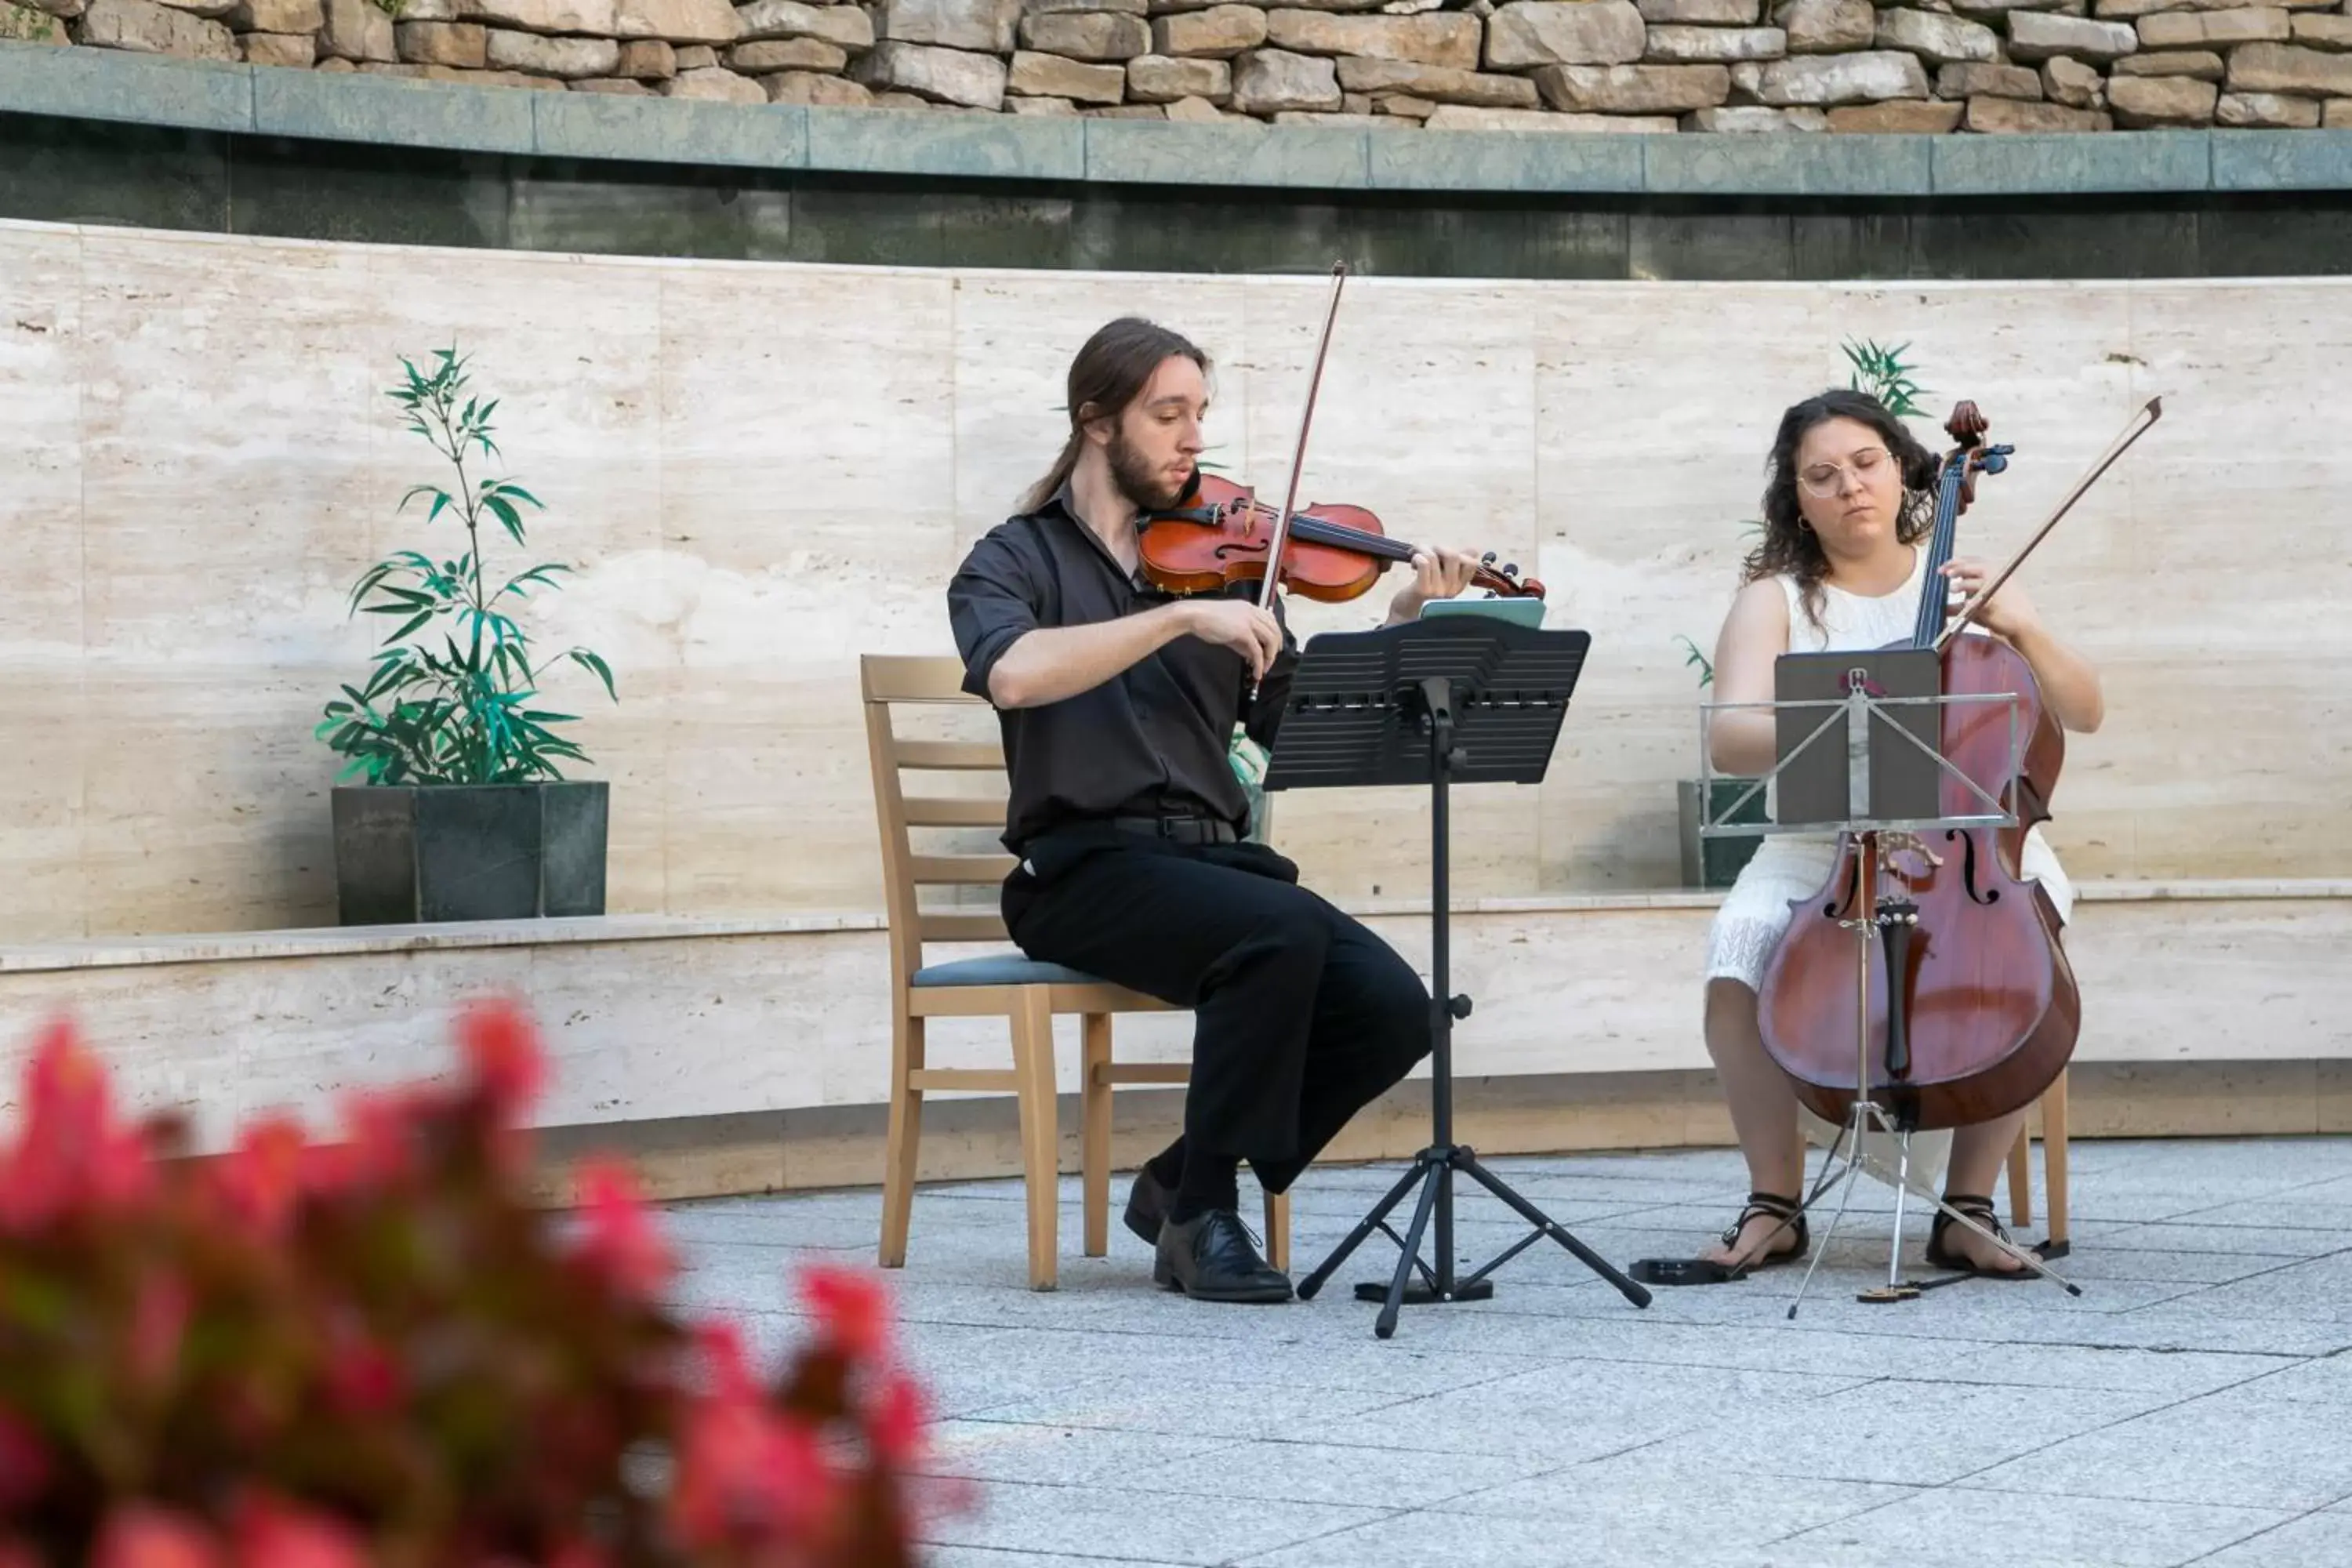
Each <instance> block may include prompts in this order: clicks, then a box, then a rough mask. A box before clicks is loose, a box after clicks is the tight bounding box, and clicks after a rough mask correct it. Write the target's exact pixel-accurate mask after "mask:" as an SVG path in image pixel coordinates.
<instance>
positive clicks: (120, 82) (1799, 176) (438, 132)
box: [0, 44, 2352, 196]
mask: <svg viewBox="0 0 2352 1568" xmlns="http://www.w3.org/2000/svg"><path fill="white" fill-rule="evenodd" d="M0 110H11V111H14V112H17V113H24V114H45V115H64V116H70V117H73V118H77V119H85V120H102V121H119V122H121V123H126V124H135V125H153V126H168V127H173V128H176V129H184V130H200V131H219V132H231V133H236V134H246V135H266V136H291V137H303V138H309V139H315V140H321V141H337V142H363V143H366V144H369V145H372V146H377V147H410V148H420V149H422V148H436V149H440V150H443V151H447V152H465V153H528V154H532V155H536V156H539V157H543V158H593V159H619V160H625V161H630V162H643V163H688V164H698V165H705V166H727V167H745V168H757V169H775V170H787V171H799V170H808V171H824V172H831V173H837V174H913V175H925V176H929V177H931V178H934V179H957V180H969V179H986V180H1035V181H1048V182H1056V183H1060V182H1070V181H1077V182H1084V183H1087V184H1185V185H1206V186H1216V187H1249V186H1257V187H1264V186H1279V187H1286V188H1290V189H1298V188H1302V187H1305V188H1312V189H1318V190H1328V191H1426V192H1441V191H1442V192H1462V193H1468V192H1510V193H1535V192H1551V193H1583V194H1596V195H1597V194H1621V195H1622V194H1630V193H1635V192H1644V193H1654V194H1657V195H1813V196H1903V195H1913V196H1932V195H2005V196H2032V195H2087V194H2094V193H2105V192H2201V191H2280V190H2343V189H2346V188H2347V187H2352V131H2165V132H2098V133H2079V134H2074V135H2049V136H1958V135H1952V136H1840V135H1827V134H1820V133H1810V134H1809V133H1781V134H1775V135H1705V134H1680V135H1671V136H1661V135H1645V134H1638V133H1615V132H1612V133H1603V134H1592V133H1578V132H1549V131H1544V132H1509V131H1454V132H1422V133H1419V134H1412V133H1408V132H1396V131H1385V130H1380V129H1376V128H1373V127H1370V126H1367V127H1366V128H1365V129H1363V130H1360V131H1359V130H1355V129H1353V128H1351V127H1346V126H1277V127H1274V128H1272V129H1266V128H1261V127H1250V126H1220V125H1175V124H1167V123H1153V122H1150V121H1116V120H1087V119H1059V120H1047V119H1028V118H1023V117H1019V116H1015V115H1009V114H998V115H982V114H944V113H937V112H933V111H929V110H864V109H803V108H799V107H795V106H790V105H769V106H765V107H758V108H749V107H743V106H740V105H735V104H717V103H695V102H684V101H679V100H670V99H639V98H618V97H604V96H599V95H592V94H586V93H562V92H525V91H518V90H515V89H508V88H472V87H459V86H453V85H446V84H443V83H438V82H423V81H412V80H405V79H396V78H383V77H366V76H357V75H349V74H344V75H327V74H324V73H320V72H315V71H299V70H289V69H284V68H276V67H267V66H263V67H253V66H223V65H208V64H198V63H195V62H191V61H181V60H174V59H165V58H157V57H153V56H146V55H137V54H129V53H125V52H123V51H121V50H115V49H94V48H65V49H59V48H51V47H40V46H36V45H29V44H7V45H0Z"/></svg>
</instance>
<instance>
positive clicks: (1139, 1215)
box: [1127, 1165, 1176, 1247]
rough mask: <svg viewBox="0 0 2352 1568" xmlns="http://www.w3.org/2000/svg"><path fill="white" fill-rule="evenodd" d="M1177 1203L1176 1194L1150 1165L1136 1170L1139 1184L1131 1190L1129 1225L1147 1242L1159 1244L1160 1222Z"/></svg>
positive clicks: (1128, 1191) (1164, 1219)
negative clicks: (1163, 1183)
mask: <svg viewBox="0 0 2352 1568" xmlns="http://www.w3.org/2000/svg"><path fill="white" fill-rule="evenodd" d="M1175 1206H1176V1194H1174V1193H1171V1192H1170V1191H1169V1190H1168V1189H1167V1188H1166V1187H1163V1186H1161V1185H1160V1178H1159V1177H1157V1176H1155V1175H1153V1174H1152V1173H1151V1167H1150V1166H1149V1165H1146V1166H1144V1167H1143V1169H1141V1170H1140V1171H1138V1172H1137V1173H1135V1185H1133V1186H1131V1187H1129V1189H1128V1190H1127V1228H1128V1229H1129V1230H1131V1231H1133V1232H1135V1234H1136V1235H1137V1236H1139V1237H1142V1238H1143V1245H1144V1246H1146V1247H1157V1246H1159V1245H1160V1226H1161V1224H1162V1223H1164V1222H1165V1221H1166V1220H1167V1218H1168V1211H1169V1210H1170V1209H1171V1208H1173V1207H1175Z"/></svg>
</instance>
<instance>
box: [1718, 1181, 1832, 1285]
mask: <svg viewBox="0 0 2352 1568" xmlns="http://www.w3.org/2000/svg"><path fill="white" fill-rule="evenodd" d="M1759 1215H1760V1216H1762V1217H1763V1218H1766V1219H1777V1220H1781V1221H1785V1222H1787V1225H1786V1228H1788V1229H1790V1230H1793V1231H1795V1232H1796V1235H1797V1245H1796V1246H1794V1247H1790V1248H1789V1250H1788V1251H1786V1252H1778V1251H1775V1250H1773V1247H1772V1244H1773V1243H1774V1242H1776V1241H1778V1240H1779V1239H1780V1231H1778V1230H1774V1231H1770V1232H1768V1233H1767V1234H1766V1237H1765V1243H1764V1248H1765V1249H1764V1252H1763V1253H1762V1255H1761V1256H1759V1257H1758V1258H1752V1259H1750V1260H1749V1261H1748V1262H1746V1263H1743V1264H1739V1265H1738V1266H1737V1267H1738V1272H1739V1273H1742V1274H1753V1273H1755V1272H1756V1271H1757V1270H1759V1269H1761V1268H1779V1267H1780V1265H1781V1264H1783V1263H1797V1262H1801V1261H1802V1260H1803V1258H1804V1256H1805V1254H1806V1252H1807V1251H1808V1250H1810V1249H1811V1247H1812V1245H1813V1238H1812V1233H1811V1231H1809V1230H1807V1229H1806V1228H1805V1215H1804V1211H1803V1210H1801V1209H1800V1208H1799V1207H1798V1206H1797V1200H1796V1199H1794V1198H1784V1197H1782V1196H1781V1195H1780V1194H1778V1193H1750V1194H1748V1206H1747V1207H1746V1208H1744V1209H1741V1210H1740V1211H1739V1217H1738V1219H1736V1220H1733V1221H1732V1222H1731V1228H1730V1229H1729V1230H1727V1231H1725V1232H1724V1233H1723V1245H1724V1246H1726V1247H1737V1246H1738V1245H1739V1233H1740V1232H1741V1231H1742V1230H1745V1229H1746V1228H1747V1227H1748V1221H1749V1220H1751V1219H1755V1218H1757V1217H1758V1216H1759Z"/></svg>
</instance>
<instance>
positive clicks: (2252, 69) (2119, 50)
mask: <svg viewBox="0 0 2352 1568" xmlns="http://www.w3.org/2000/svg"><path fill="white" fill-rule="evenodd" d="M1454 3H1455V0H1311V3H1308V4H1289V5H1242V4H1234V3H1231V0H1225V3H1213V0H877V3H874V4H869V5H854V4H837V5H827V4H820V3H815V0H749V3H747V4H743V5H732V4H730V3H729V0H0V38H6V39H14V40H17V41H22V42H39V43H51V44H60V45H74V46H81V47H100V48H116V49H131V50H140V51H145V52H151V53H159V54H170V55H182V56H188V57H193V58H203V59H213V60H222V61H239V60H242V61H247V62H250V63H252V64H255V65H268V66H276V67H282V68H288V69H298V70H316V71H343V72H364V73H368V74H372V75H386V76H407V77H424V78H430V79H440V80H448V81H457V82H468V83H475V84H480V85H499V86H507V87H514V88H523V89H541V90H547V91H572V92H602V93H623V94H631V95H662V96H667V97H672V98H688V99H703V100H719V101H724V102H730V103H740V104H745V105H759V104H765V103H793V104H814V105H827V106H875V105H878V106H899V107H908V108H914V107H924V108H936V109H942V110H965V111H977V112H985V113H1012V114H1030V115H1063V116H1070V115H1090V116H1100V117H1112V118H1123V119H1147V120H1160V119H1167V120H1176V121H1215V122H1223V121H1245V122H1249V123H1255V124H1273V125H1286V124H1323V123H1333V122H1337V123H1345V124H1353V125H1363V124H1367V123H1369V124H1371V125H1374V126H1379V127H1382V128H1387V129H1394V130H1398V131H1406V130H1413V129H1418V128H1428V129H1433V130H1446V129H1474V130H1485V129H1517V128H1532V129H1542V130H1566V131H1602V132H1605V131H1637V132H1673V131H1695V132H1918V133H1937V134H1940V133H1944V132H2092V131H2110V130H2122V131H2128V130H2136V129H2143V128H2162V127H2179V126H2207V125H2211V126H2224V127H2231V126H2260V127H2273V128H2291V129H2312V128H2319V127H2323V126H2326V127H2346V128H2352V0H2276V3H2274V4H2271V5H2261V6H2247V5H2232V4H2229V3H2227V0H2220V3H2217V0H2023V3H2020V4H2011V3H2010V0H1934V3H1932V4H1923V5H1916V6H1874V5H1871V4H1870V3H1869V0H1781V3H1779V4H1773V3H1772V0H1507V3H1505V4H1501V5H1494V4H1490V3H1489V0H1469V3H1468V4H1467V5H1462V6H1459V7H1458V8H1446V7H1447V6H1448V5H1454Z"/></svg>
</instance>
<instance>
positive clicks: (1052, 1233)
mask: <svg viewBox="0 0 2352 1568" xmlns="http://www.w3.org/2000/svg"><path fill="white" fill-rule="evenodd" d="M858 662H859V673H860V680H861V684H862V686H863V688H864V691H865V700H866V748H867V753H868V758H869V761H870V763H871V765H872V768H873V774H874V806H875V815H876V817H877V821H878V822H879V824H880V826H881V830H882V872H883V881H884V889H885V892H886V893H887V900H888V909H889V921H890V1121H889V1136H888V1152H887V1169H886V1171H885V1173H884V1176H883V1186H882V1244H881V1248H880V1262H881V1266H882V1267H883V1268H899V1267H901V1266H903V1265H904V1264H905V1262H906V1260H907V1232H908V1226H909V1223H910V1221H911V1220H912V1218H913V1214H914V1199H915V1169H916V1154H917V1150H918V1148H919V1143H920V1142H921V1138H922V1124H923V1095H924V1092H925V1091H926V1090H929V1089H998V1090H1004V1089H1009V1090H1011V1091H1012V1092H1013V1096H1014V1097H1015V1099H1016V1100H1018V1102H1019V1108H1020V1116H1021V1162H1022V1176H1023V1179H1024V1182H1025V1183H1026V1185H1027V1194H1028V1210H1029V1284H1030V1288H1031V1289H1036V1290H1050V1289H1054V1287H1055V1283H1056V1279H1057V1276H1058V1268H1057V1255H1058V1251H1059V1247H1058V1245H1057V1243H1058V1239H1059V1228H1058V1227H1059V1213H1058V1203H1057V1199H1058V1196H1059V1175H1060V1161H1059V1159H1058V1157H1057V1152H1058V1147H1059V1142H1060V1138H1059V1132H1058V1130H1057V1128H1056V1125H1055V1084H1054V1019H1055V1016H1057V1015H1066V1014H1076V1015H1077V1016H1079V1018H1080V1019H1081V1020H1083V1022H1082V1024H1081V1026H1080V1043H1081V1049H1080V1062H1081V1069H1080V1070H1081V1078H1082V1081H1081V1083H1080V1086H1079V1091H1078V1094H1079V1106H1080V1122H1081V1132H1080V1140H1079V1171H1080V1174H1081V1184H1080V1185H1081V1189H1082V1191H1083V1193H1084V1200H1083V1203H1084V1209H1085V1215H1086V1250H1087V1257H1089V1258H1100V1257H1102V1256H1104V1255H1105V1254H1106V1253H1108V1251H1109V1250H1110V1112H1111V1090H1112V1089H1113V1087H1114V1086H1116V1085H1118V1084H1122V1083H1159V1084H1181V1083H1184V1082H1186V1081H1188V1080H1189V1079H1190V1078H1191V1076H1192V1074H1191V1068H1188V1067H1186V1066H1185V1065H1183V1064H1181V1063H1175V1062H1170V1063H1129V1064H1128V1065H1126V1066H1120V1065H1118V1063H1116V1062H1114V1061H1113V1060H1112V1058H1111V1027H1110V1021H1111V1016H1112V1015H1113V1014H1116V1013H1160V1012H1169V1011H1172V1009H1171V1008H1170V1007H1169V1005H1167V1004H1166V1003H1164V1002H1161V1001H1160V1000H1159V999H1157V998H1156V997H1151V996H1146V995H1143V994H1140V993H1139V992H1134V991H1129V990H1127V989H1126V988H1125V987H1123V986H1118V985H1113V984H1108V983H1107V982H1105V981H1101V980H1097V979H1096V978H1095V977H1094V976H1092V975H1090V974H1082V973H1078V972H1077V971H1076V970H1074V969H1066V968H1064V967H1062V966H1061V965H1060V964H1055V963H1036V962H1034V960H1032V959H1029V958H1027V957H1025V956H1024V955H1023V954H1022V953H1021V952H1019V951H1018V950H1013V951H1008V952H1002V953H992V954H989V955H986V956H983V957H979V958H964V959H957V960H953V961H951V962H949V963H934V964H926V963H924V962H923V944H924V943H925V942H1009V940H1010V938H1009V937H1008V935H1007V933H1006V931H1005V929H1004V921H1003V916H1002V915H1000V914H998V913H997V912H996V911H995V910H994V909H993V908H992V909H990V910H986V911H985V912H982V911H980V910H969V909H962V910H936V909H925V908H924V907H922V906H921V905H920V904H919V902H918V901H917V896H916V890H917V889H919V888H921V887H924V886H926V885H929V886H986V887H990V888H994V887H995V886H997V885H998V884H1000V883H1002V882H1003V879H1004V878H1005V876H1006V874H1007V873H1009V872H1010V871H1011V870H1012V869H1013V858H1012V857H1011V856H1010V855H1006V854H1003V853H1001V852H1000V853H994V854H985V855H971V854H952V855H950V854H924V853H919V852H917V850H916V849H915V848H914V845H913V837H912V831H911V830H913V829H915V828H919V827H989V828H993V829H996V830H997V831H999V832H1001V831H1003V825H1004V804H1005V793H1004V790H1003V788H1001V787H1000V788H998V789H996V790H995V791H994V792H993V793H992V794H991V795H988V796H986V797H985V798H982V797H976V796H974V795H970V794H960V795H910V794H908V793H907V790H906V789H905V787H903V786H902V784H901V782H900V778H899V774H900V773H902V772H906V773H942V772H944V773H992V774H994V775H996V778H997V780H998V782H999V784H1002V783H1003V773H1004V754H1003V746H1002V745H1001V743H1000V742H997V741H996V740H994V739H991V740H987V741H922V740H907V739H901V738H900V737H899V736H898V733H897V732H896V731H895V730H894V728H893V727H892V723H891V710H892V708H893V706H894V705H898V704H908V703H962V704H967V705H970V706H971V707H975V708H985V707H986V706H987V704H985V703H984V702H982V701H981V700H979V699H978V698H975V697H972V696H971V695H969V694H968V693H966V692H965V691H964V690H963V684H962V683H963V666H962V665H961V663H960V662H959V661H958V660H956V659H953V658H905V657H893V656H887V655H880V654H868V655H866V656H865V657H864V658H861V659H860V660H859V661H858ZM941 1017H955V1018H969V1017H1002V1018H1003V1019H1004V1020H1005V1022H1006V1024H1007V1025H1008V1026H1009V1027H1010V1028H1011V1031H1012V1035H1013V1066H1012V1068H1011V1069H1010V1070H1003V1069H995V1068H931V1067H927V1066H926V1065H925V1064H924V1060H923V1028H924V1024H925V1022H926V1020H928V1019H931V1018H941ZM1265 1226H1266V1253H1267V1259H1268V1261H1270V1262H1271V1263H1273V1265H1274V1266H1275V1267H1276V1268H1287V1267H1288V1266H1289V1253H1290V1203H1289V1199H1288V1197H1287V1195H1276V1194H1267V1195H1266V1204H1265Z"/></svg>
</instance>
